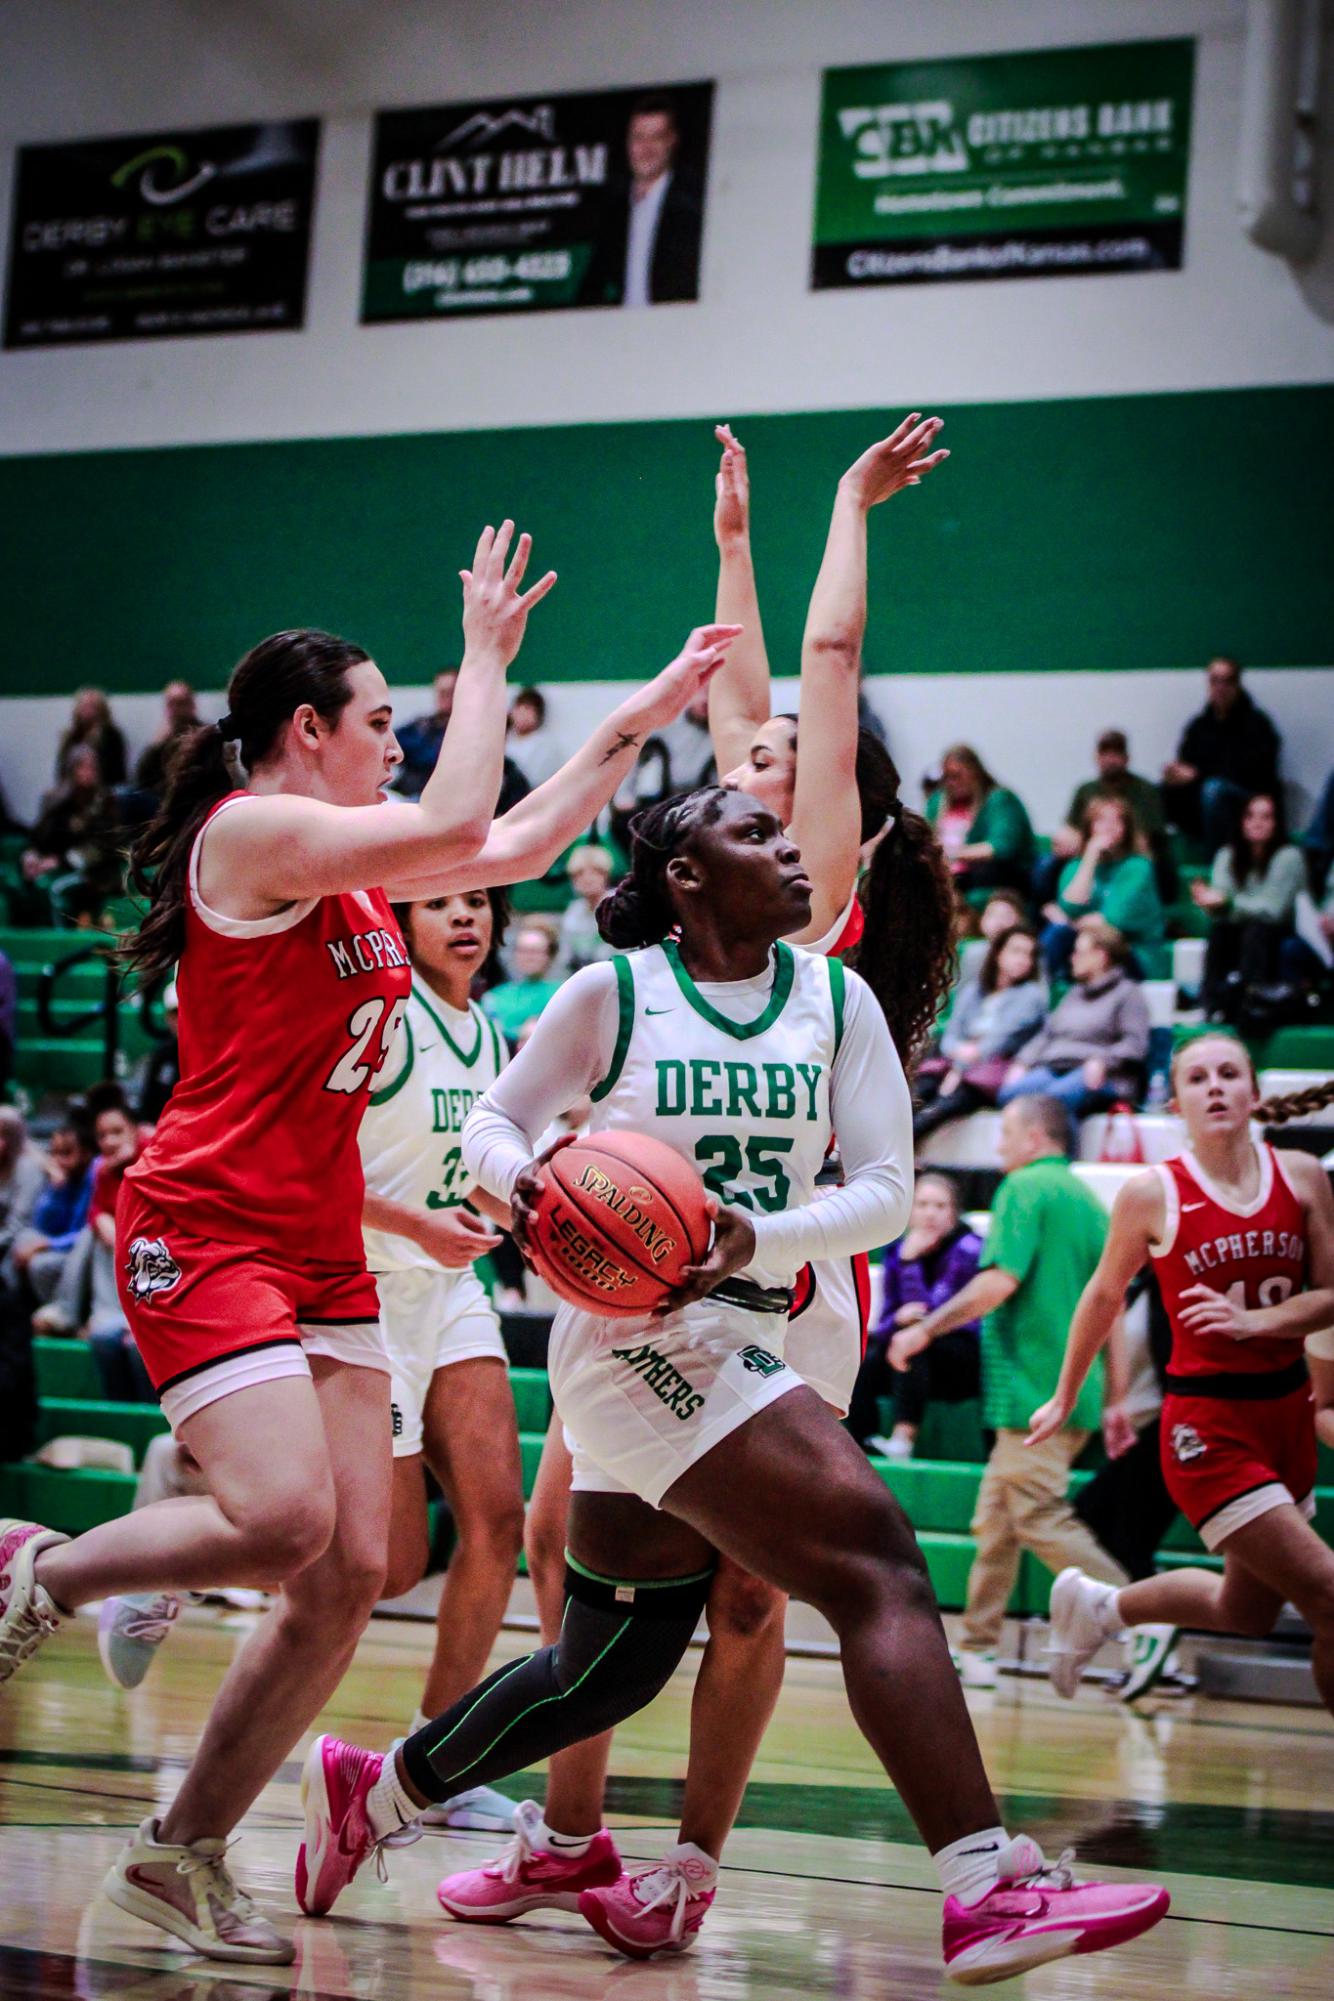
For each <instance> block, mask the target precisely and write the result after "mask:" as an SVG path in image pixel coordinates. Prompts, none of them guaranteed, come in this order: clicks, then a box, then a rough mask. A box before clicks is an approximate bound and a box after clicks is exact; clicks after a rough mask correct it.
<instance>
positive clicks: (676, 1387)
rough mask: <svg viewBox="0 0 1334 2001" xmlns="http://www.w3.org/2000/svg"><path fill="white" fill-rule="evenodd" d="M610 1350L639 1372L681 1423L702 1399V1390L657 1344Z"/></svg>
mask: <svg viewBox="0 0 1334 2001" xmlns="http://www.w3.org/2000/svg"><path fill="white" fill-rule="evenodd" d="M611 1352H612V1358H613V1360H615V1361H617V1362H624V1363H626V1365H627V1366H628V1367H629V1368H631V1369H633V1371H634V1373H635V1374H636V1375H637V1376H642V1377H643V1378H644V1381H645V1382H646V1383H647V1384H648V1386H649V1388H650V1389H651V1390H652V1392H653V1394H654V1396H655V1397H657V1399H658V1401H659V1402H660V1403H665V1404H666V1406H667V1408H668V1410H669V1411H670V1412H671V1413H672V1416H673V1417H679V1418H680V1420H681V1422H682V1423H683V1424H684V1423H685V1421H686V1419H687V1418H691V1417H693V1416H694V1415H695V1412H696V1411H697V1410H698V1409H699V1408H700V1406H701V1404H702V1403H703V1402H704V1398H703V1396H702V1395H701V1393H700V1392H699V1391H698V1390H697V1389H695V1388H693V1387H692V1385H691V1384H690V1383H688V1382H687V1381H686V1379H685V1377H684V1376H683V1375H682V1374H681V1371H680V1370H679V1369H678V1368H677V1367H676V1365H675V1364H674V1363H672V1362H669V1361H668V1360H667V1357H666V1356H665V1355H660V1354H659V1353H658V1350H657V1349H656V1348H650V1347H647V1346H645V1347H641V1348H613V1349H612V1351H611Z"/></svg>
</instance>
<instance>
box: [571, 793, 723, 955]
mask: <svg viewBox="0 0 1334 2001" xmlns="http://www.w3.org/2000/svg"><path fill="white" fill-rule="evenodd" d="M727 796H728V795H727V791H726V789H725V788H724V787H723V786H721V785H701V786H699V787H698V788H697V789H696V790H695V791H694V792H677V793H675V794H674V795H673V796H672V797H671V798H670V799H663V800H661V801H660V802H659V803H658V804H657V805H656V806H648V807H646V808H645V809H644V811H643V812H642V813H636V814H635V817H634V819H633V820H631V822H630V868H629V871H628V873H627V874H626V875H624V876H623V877H622V878H621V880H620V881H619V882H618V883H617V885H616V887H615V888H614V889H609V890H608V891H607V894H606V895H605V896H604V897H603V899H602V901H601V902H600V903H599V904H598V907H597V912H596V915H597V926H598V930H599V931H600V932H601V934H602V936H603V937H604V938H605V939H606V941H607V943H608V944H609V945H615V946H616V947H617V948H618V950H620V951H624V952H631V951H634V950H635V948H636V947H637V946H640V945H660V944H661V943H662V940H663V939H664V938H665V937H666V936H667V935H668V933H669V932H670V931H673V930H674V929H675V928H676V921H677V919H676V912H675V910H674V909H673V908H672V898H671V892H670V890H669V889H668V887H667V864H668V863H669V862H670V861H671V860H673V858H674V857H675V856H676V855H679V854H681V853H682V852H683V851H684V849H685V848H686V847H687V846H688V845H689V843H690V839H691V837H692V835H694V834H697V833H699V832H700V831H701V829H702V828H704V827H711V826H712V825H713V824H714V822H715V821H716V820H718V819H720V818H721V817H722V811H723V807H724V806H725V805H726V803H727Z"/></svg>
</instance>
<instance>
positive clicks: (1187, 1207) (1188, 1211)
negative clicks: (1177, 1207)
mask: <svg viewBox="0 0 1334 2001" xmlns="http://www.w3.org/2000/svg"><path fill="white" fill-rule="evenodd" d="M1203 1207H1204V1204H1203V1202H1183V1203H1182V1205H1181V1213H1182V1215H1183V1216H1191V1215H1193V1214H1194V1212H1195V1211H1196V1210H1197V1209H1203Z"/></svg>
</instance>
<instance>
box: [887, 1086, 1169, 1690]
mask: <svg viewBox="0 0 1334 2001" xmlns="http://www.w3.org/2000/svg"><path fill="white" fill-rule="evenodd" d="M1069 1130H1070V1128H1069V1120H1068V1118H1067V1116H1066V1112H1065V1108H1064V1106H1063V1105H1061V1104H1060V1103H1059V1101H1058V1100H1057V1099H1055V1098H1042V1097H1032V1098H1016V1099H1015V1100H1014V1101H1013V1103H1011V1104H1009V1105H1007V1106H1006V1108H1005V1111H1004V1112H1003V1114H1002V1116H1001V1133H1000V1148H999V1151H1000V1161H1001V1166H1002V1167H1003V1168H1004V1170H1005V1178H1004V1180H1003V1181H1002V1182H1001V1184H1000V1187H999V1189H998V1190H997V1192H996V1203H995V1207H994V1209H993V1210H992V1215H991V1227H990V1229H989V1231H988V1232H987V1240H986V1245H985V1248H984V1249H983V1253H982V1262H981V1266H980V1268H979V1270H978V1272H977V1274H976V1276H975V1277H974V1278H972V1279H970V1280H969V1282H968V1284H967V1285H966V1286H964V1288H963V1290H962V1291H961V1292H958V1293H956V1294H955V1296H954V1298H953V1299H951V1300H948V1301H947V1302H946V1303H945V1305H943V1306H941V1307H938V1308H937V1309H936V1310H935V1312H934V1313H928V1314H927V1316H926V1318H925V1319H923V1320H919V1321H918V1322H917V1324H916V1326H915V1327H912V1328H909V1329H908V1330H907V1334H908V1337H909V1338H910V1339H912V1338H913V1337H915V1341H914V1352H915V1351H916V1347H918V1346H920V1347H925V1346H926V1345H927V1344H928V1343H929V1342H931V1341H933V1340H935V1339H936V1338H937V1337H938V1336H939V1335H942V1334H948V1333H949V1332H950V1331H951V1330H952V1329H953V1328H955V1327H960V1326H962V1325H964V1324H965V1322H967V1321H968V1320H971V1319H975V1318H976V1317H977V1316H978V1315H979V1314H984V1315H985V1316H986V1318H985V1319H984V1320H983V1323H982V1394H983V1412H982V1419H983V1423H984V1424H985V1425H986V1426H987V1428H988V1429H994V1431H995V1434H996V1442H995V1444H994V1445H993V1447H992V1449H991V1455H990V1457H989V1458H988V1460H987V1465H986V1471H985V1472H984V1473H983V1475H982V1483H981V1486H980V1487H979V1489H978V1494H977V1506H976V1509H975V1511H974V1514H973V1521H972V1532H973V1535H974V1536H975V1538H976V1540H977V1554H976V1556H975V1558H974V1559H973V1565H972V1569H971V1570H970V1571H969V1573H968V1597H967V1603H966V1605H965V1607H964V1617H963V1648H962V1652H961V1654H960V1656H959V1672H960V1674H961V1676H962V1677H963V1681H964V1684H965V1686H968V1687H973V1688H990V1687H994V1686H995V1681H996V1647H997V1643H998V1642H999V1640H1000V1635H1001V1627H1002V1624H1003V1622H1004V1619H1005V1608H1006V1606H1007V1605H1008V1604H1009V1601H1010V1594H1011V1592H1012V1591H1013V1589H1014V1585H1015V1579H1016V1578H1017V1576H1018V1574H1019V1562H1020V1558H1021V1556H1022V1554H1023V1552H1024V1550H1026V1549H1031V1550H1032V1551H1033V1554H1034V1555H1035V1556H1036V1557H1037V1558H1038V1559H1039V1561H1040V1562H1042V1563H1044V1564H1046V1566H1047V1568H1048V1569H1049V1570H1051V1571H1052V1572H1053V1573H1055V1572H1057V1571H1061V1570H1064V1569H1065V1568H1066V1567H1067V1565H1069V1564H1077V1565H1078V1567H1079V1568H1080V1569H1081V1570H1082V1571H1084V1572H1085V1574H1086V1575H1087V1576H1089V1577H1097V1578H1099V1579H1102V1580H1103V1581H1105V1582H1107V1583H1115V1584H1120V1583H1121V1582H1123V1581H1124V1579H1125V1575H1126V1573H1125V1572H1124V1571H1123V1570H1122V1568H1121V1566H1120V1564H1119V1563H1117V1562H1116V1561H1115V1559H1114V1558H1113V1557H1110V1556H1109V1555H1108V1554H1107V1552H1106V1550H1105V1549H1103V1547H1102V1545H1101V1544H1100V1543H1098V1542H1096V1541H1095V1540H1094V1538H1093V1536H1092V1534H1091V1533H1090V1531H1089V1529H1088V1528H1086V1526H1085V1525H1084V1523H1083V1522H1081V1521H1080V1519H1079V1517H1078V1516H1077V1515H1076V1514H1075V1512H1074V1510H1073V1509H1072V1508H1071V1506H1070V1503H1069V1500H1068V1498H1067V1494H1066V1489H1067V1488H1068V1486H1069V1481H1070V1468H1071V1466H1072V1465H1073V1463H1074V1461H1075V1460H1076V1459H1077V1458H1078V1456H1079V1454H1080V1453H1081V1452H1082V1451H1083V1449H1084V1446H1085V1445H1086V1444H1087V1442H1088V1439H1089V1435H1090V1433H1092V1432H1093V1431H1095V1430H1096V1429H1097V1427H1098V1421H1099V1416H1100V1415H1101V1419H1102V1427H1103V1436H1104V1440H1105V1442H1106V1446H1107V1450H1108V1453H1109V1454H1110V1456H1111V1457H1113V1458H1117V1457H1119V1455H1120V1454H1121V1453H1122V1452H1124V1451H1128V1450H1129V1449H1130V1447H1131V1446H1132V1445H1133V1444H1134V1442H1135V1432H1134V1427H1133V1425H1131V1423H1130V1420H1129V1418H1128V1417H1127V1415H1126V1410H1125V1402H1124V1398H1125V1375H1126V1365H1125V1351H1124V1346H1123V1343H1122V1341H1121V1339H1120V1330H1119V1329H1118V1335H1117V1338H1115V1339H1114V1340H1113V1342H1112V1343H1111V1344H1110V1345H1109V1347H1108V1351H1107V1375H1108V1381H1107V1385H1106V1391H1107V1394H1106V1401H1105V1402H1104V1381H1103V1377H1102V1375H1101V1374H1096V1373H1092V1372H1091V1373H1090V1375H1089V1377H1088V1379H1087V1381H1086V1382H1085V1384H1084V1387H1083V1389H1082V1391H1081V1392H1080V1396H1079V1401H1078V1402H1077V1403H1076V1404H1075V1407H1074V1409H1073V1410H1072V1411H1071V1413H1070V1417H1069V1420H1068V1422H1067V1423H1066V1425H1065V1426H1064V1428H1063V1429H1062V1430H1060V1431H1058V1432H1056V1433H1055V1434H1054V1435H1053V1436H1052V1437H1051V1438H1049V1439H1047V1440H1046V1441H1045V1443H1043V1444H1042V1445H1040V1446H1028V1445H1026V1444H1025V1442H1024V1441H1025V1438H1026V1436H1027V1433H1028V1419H1029V1413H1030V1412H1031V1411H1032V1410H1033V1409H1035V1408H1036V1406H1035V1405H1034V1404H1033V1403H1032V1402H1031V1401H1030V1398H1031V1397H1032V1396H1034V1395H1036V1396H1037V1398H1038V1401H1039V1402H1045V1401H1046V1399H1047V1398H1048V1397H1049V1396H1051V1395H1052V1393H1053V1390H1054V1388H1055V1386H1056V1383H1057V1381H1058V1379H1059V1377H1060V1373H1061V1364H1062V1361H1063V1359H1064V1356H1065V1341H1066V1335H1067V1334H1068V1332H1069V1329H1070V1322H1071V1320H1072V1319H1073V1317H1074V1311H1075V1308H1076V1306H1077V1305H1078V1303H1079V1297H1080V1294H1081V1293H1082V1292H1083V1290H1084V1287H1085V1285H1086V1284H1087V1283H1088V1281H1089V1279H1090V1278H1091V1277H1092V1276H1093V1273H1094V1271H1095V1270H1096V1268H1097V1264H1098V1260H1099V1258H1100V1257H1101V1255H1102V1247H1103V1243H1104V1241H1105V1240H1106V1236H1107V1217H1106V1213H1105V1211H1104V1210H1103V1206H1102V1204H1101V1202H1099V1200H1098V1198H1097V1196H1096V1195H1094V1194H1093V1193H1092V1192H1091V1190H1090V1189H1088V1188H1086V1187H1085V1185H1084V1184H1083V1182H1082V1181H1080V1180H1078V1179H1077V1178H1076V1176H1075V1175H1074V1174H1073V1173H1072V1172H1071V1168H1070V1162H1069V1159H1068V1158H1067V1154H1066V1148H1067V1146H1068V1143H1069ZM906 1359H910V1358H905V1361H904V1362H903V1363H899V1362H897V1361H895V1360H894V1358H893V1357H891V1362H892V1363H893V1365H894V1366H896V1367H897V1366H906Z"/></svg>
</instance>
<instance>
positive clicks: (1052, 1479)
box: [963, 1430, 1130, 1651]
mask: <svg viewBox="0 0 1334 2001" xmlns="http://www.w3.org/2000/svg"><path fill="white" fill-rule="evenodd" d="M1088 1436H1089V1434H1088V1432H1087V1431H1070V1430H1066V1431H1058V1432H1057V1433H1056V1436H1055V1437H1054V1438H1049V1439H1047V1440H1046V1441H1045V1443H1043V1444H1042V1445H1032V1446H1028V1445H1025V1444H1024V1433H1023V1432H1022V1431H998V1432H997V1433H996V1443H995V1445H994V1446H993V1448H992V1453H991V1457H990V1459H988V1461H987V1470H986V1472H985V1473H984V1474H983V1475H982V1485H981V1486H980V1487H979V1489H978V1494H977V1509H976V1512H975V1513H974V1515H973V1523H972V1528H973V1534H974V1535H975V1536H976V1538H977V1555H976V1556H975V1557H974V1558H973V1567H972V1569H971V1570H970V1571H969V1573H968V1603H967V1605H966V1606H965V1607H964V1615H963V1644H964V1646H965V1647H973V1648H977V1649H979V1650H982V1649H986V1650H988V1651H990V1650H992V1649H994V1647H995V1646H996V1643H997V1641H998V1640H999V1639H1000V1632H1001V1625H1002V1622H1003V1620H1004V1618H1005V1608H1006V1606H1007V1605H1008V1604H1009V1602H1010V1593H1011V1592H1012V1591H1013V1589H1014V1583H1015V1579H1016V1577H1017V1576H1018V1575H1019V1559H1020V1557H1021V1555H1022V1553H1023V1551H1024V1550H1026V1549H1031V1550H1032V1552H1033V1554H1034V1556H1036V1557H1037V1558H1038V1559H1039V1561H1040V1562H1042V1563H1045V1564H1046V1566H1047V1568H1048V1569H1049V1570H1050V1571H1052V1572H1053V1573H1054V1572H1056V1571H1058V1570H1064V1569H1065V1567H1066V1565H1067V1564H1071V1563H1075V1564H1078V1566H1079V1568H1080V1569H1081V1570H1084V1571H1087V1572H1088V1575H1089V1576H1090V1577H1096V1578H1098V1579H1099V1580H1100V1581H1101V1582H1102V1583H1104V1584H1128V1583H1129V1582H1130V1579H1129V1578H1128V1577H1127V1575H1126V1573H1125V1571H1124V1570H1122V1568H1121V1566H1120V1564H1119V1563H1117V1562H1116V1561H1115V1560H1114V1558H1112V1557H1110V1556H1108V1554H1107V1552H1106V1550H1105V1549H1104V1548H1103V1546H1102V1544H1101V1543H1099V1542H1095V1541H1094V1539H1093V1537H1092V1535H1091V1534H1090V1533H1089V1531H1088V1529H1086V1528H1085V1526H1084V1524H1083V1522H1081V1521H1080V1519H1079V1517H1078V1515H1076V1514H1075V1512H1074V1511H1073V1509H1072V1508H1071V1506H1070V1503H1069V1502H1068V1501H1067V1499H1066V1488H1067V1487H1068V1485H1069V1483H1070V1467H1071V1465H1072V1464H1073V1462H1074V1461H1075V1460H1076V1459H1077V1458H1078V1457H1079V1454H1080V1452H1081V1451H1082V1450H1083V1448H1084V1445H1085V1442H1086V1441H1087V1439H1088Z"/></svg>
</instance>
